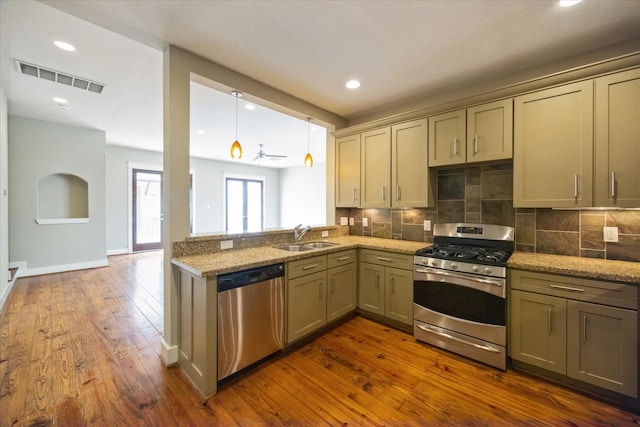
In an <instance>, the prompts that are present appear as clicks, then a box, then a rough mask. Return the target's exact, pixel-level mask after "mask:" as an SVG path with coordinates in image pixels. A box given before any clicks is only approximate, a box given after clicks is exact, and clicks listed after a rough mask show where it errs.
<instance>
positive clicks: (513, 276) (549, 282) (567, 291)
mask: <svg viewBox="0 0 640 427" xmlns="http://www.w3.org/2000/svg"><path fill="white" fill-rule="evenodd" d="M510 283H511V288H512V289H520V290H523V291H529V292H536V293H539V294H545V295H553V296H558V297H563V298H568V299H573V300H578V301H588V302H594V303H598V304H604V305H609V306H614V307H621V308H628V309H631V310H637V309H638V287H637V286H635V285H625V284H622V283H613V282H605V281H600V280H592V279H580V278H576V277H569V276H560V275H556V274H546V273H537V272H531V271H524V270H513V269H512V270H510Z"/></svg>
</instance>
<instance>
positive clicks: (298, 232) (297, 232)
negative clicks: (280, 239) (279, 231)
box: [293, 224, 311, 240]
mask: <svg viewBox="0 0 640 427" xmlns="http://www.w3.org/2000/svg"><path fill="white" fill-rule="evenodd" d="M300 227H302V224H298V225H296V228H294V229H293V237H294V239H295V240H300V239H302V236H304V235H305V234H307V231H310V230H311V227H309V226H308V225H307V226H306V227H305V228H303V229H300Z"/></svg>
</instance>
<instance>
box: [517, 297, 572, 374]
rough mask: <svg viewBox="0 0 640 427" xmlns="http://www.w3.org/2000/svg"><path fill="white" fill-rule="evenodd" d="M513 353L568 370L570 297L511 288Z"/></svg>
mask: <svg viewBox="0 0 640 427" xmlns="http://www.w3.org/2000/svg"><path fill="white" fill-rule="evenodd" d="M510 295H511V315H510V318H511V330H510V334H511V340H510V341H511V351H510V353H511V357H512V358H513V359H514V360H519V361H521V362H525V363H528V364H530V365H534V366H538V367H541V368H544V369H547V370H549V371H553V372H557V373H559V374H563V375H564V374H566V360H567V357H566V354H567V353H566V349H567V330H566V300H565V299H564V298H558V297H552V296H548V295H540V294H534V293H531V292H522V291H516V290H512V291H511V294H510Z"/></svg>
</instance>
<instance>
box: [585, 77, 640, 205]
mask: <svg viewBox="0 0 640 427" xmlns="http://www.w3.org/2000/svg"><path fill="white" fill-rule="evenodd" d="M595 85H596V94H595V100H596V111H595V117H596V121H595V169H596V172H595V203H594V204H595V206H607V207H624V208H631V207H640V167H638V159H640V140H639V139H638V138H639V135H640V69H635V70H629V71H624V72H621V73H616V74H612V75H609V76H605V77H600V78H598V79H596V81H595Z"/></svg>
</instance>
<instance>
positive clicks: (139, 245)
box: [131, 169, 162, 252]
mask: <svg viewBox="0 0 640 427" xmlns="http://www.w3.org/2000/svg"><path fill="white" fill-rule="evenodd" d="M131 181H132V184H133V188H132V193H131V194H132V204H131V208H132V216H133V221H132V227H131V228H132V249H133V252H139V251H149V250H153V249H162V172H161V171H155V170H147V169H132V180H131Z"/></svg>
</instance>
